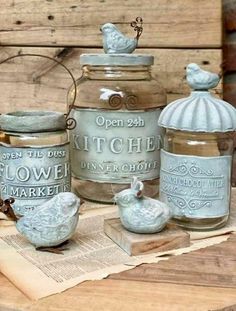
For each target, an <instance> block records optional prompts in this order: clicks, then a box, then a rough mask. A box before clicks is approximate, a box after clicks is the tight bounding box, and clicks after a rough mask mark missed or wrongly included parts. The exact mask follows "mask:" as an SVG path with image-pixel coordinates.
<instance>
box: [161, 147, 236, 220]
mask: <svg viewBox="0 0 236 311" xmlns="http://www.w3.org/2000/svg"><path fill="white" fill-rule="evenodd" d="M231 160H232V158H231V156H222V157H197V156H186V155H176V154H172V153H169V152H166V151H164V150H161V172H160V199H161V200H162V201H163V202H165V203H167V204H168V205H169V206H170V207H171V209H172V212H173V216H174V217H189V218H207V217H221V216H225V215H228V214H229V201H230V172H231Z"/></svg>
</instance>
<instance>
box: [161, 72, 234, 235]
mask: <svg viewBox="0 0 236 311" xmlns="http://www.w3.org/2000/svg"><path fill="white" fill-rule="evenodd" d="M199 77H200V78H201V73H200V71H199ZM212 77H214V76H213V74H211V73H208V74H207V73H203V78H204V79H205V80H204V79H203V80H204V81H207V78H209V79H210V78H212ZM197 78H198V76H197V74H196V79H197ZM159 125H160V126H162V127H164V128H165V129H166V131H165V135H164V146H163V149H162V151H161V172H160V176H161V177H160V199H161V200H162V201H163V202H165V203H167V204H168V205H169V206H170V207H171V209H172V214H173V220H174V221H175V223H177V224H178V225H180V226H182V227H185V228H188V229H194V230H211V229H215V228H219V227H222V226H224V225H225V223H226V222H227V219H228V216H229V207H230V178H231V162H232V153H233V131H235V129H236V110H235V108H234V107H233V106H231V105H230V104H228V103H227V102H225V101H223V100H221V99H219V98H216V97H214V96H213V95H212V94H211V93H210V92H209V91H208V90H207V89H205V90H204V89H202V90H194V91H193V92H192V93H191V95H190V96H189V97H187V98H183V99H179V100H177V101H175V102H173V103H171V104H169V105H168V106H167V107H166V108H165V109H164V110H163V112H162V114H161V116H160V119H159Z"/></svg>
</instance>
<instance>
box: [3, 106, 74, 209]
mask: <svg viewBox="0 0 236 311" xmlns="http://www.w3.org/2000/svg"><path fill="white" fill-rule="evenodd" d="M0 124H1V132H0V181H1V196H2V198H3V199H6V198H9V197H13V198H14V199H15V203H14V204H13V209H14V211H15V213H16V214H18V215H25V214H26V213H28V212H29V211H31V210H34V209H35V208H36V207H37V206H38V205H41V204H42V203H43V202H45V201H46V200H48V199H50V198H51V197H53V196H54V195H56V194H57V193H59V192H63V191H70V183H71V180H70V177H71V176H70V164H69V140H68V135H67V131H66V121H65V117H64V115H63V114H62V113H57V112H50V111H19V112H13V113H8V114H5V115H1V116H0Z"/></svg>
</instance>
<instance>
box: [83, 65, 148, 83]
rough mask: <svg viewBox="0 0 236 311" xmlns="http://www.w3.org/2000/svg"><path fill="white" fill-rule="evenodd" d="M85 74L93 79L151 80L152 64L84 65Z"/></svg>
mask: <svg viewBox="0 0 236 311" xmlns="http://www.w3.org/2000/svg"><path fill="white" fill-rule="evenodd" d="M82 70H83V76H84V77H86V78H87V79H92V80H150V79H151V66H89V65H86V66H83V68H82Z"/></svg>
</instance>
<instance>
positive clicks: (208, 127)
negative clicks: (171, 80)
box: [158, 64, 236, 132]
mask: <svg viewBox="0 0 236 311" xmlns="http://www.w3.org/2000/svg"><path fill="white" fill-rule="evenodd" d="M219 80H220V76H219V75H217V74H214V73H211V72H208V71H205V70H202V69H201V68H200V67H199V66H198V65H197V64H189V65H188V66H187V82H188V84H189V85H190V86H191V87H192V88H193V89H194V91H192V92H191V94H190V96H189V97H187V98H182V99H178V100H176V101H174V102H173V103H171V104H169V105H167V106H166V107H165V109H163V111H162V113H161V115H160V117H159V121H158V123H159V125H160V126H162V127H165V128H170V129H176V130H184V131H191V132H229V131H235V130H236V109H235V108H234V107H233V106H232V105H230V104H229V103H227V102H225V101H224V100H221V99H219V98H216V97H214V96H212V94H211V93H210V92H209V91H208V89H210V88H213V87H216V86H217V84H218V83H219Z"/></svg>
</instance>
